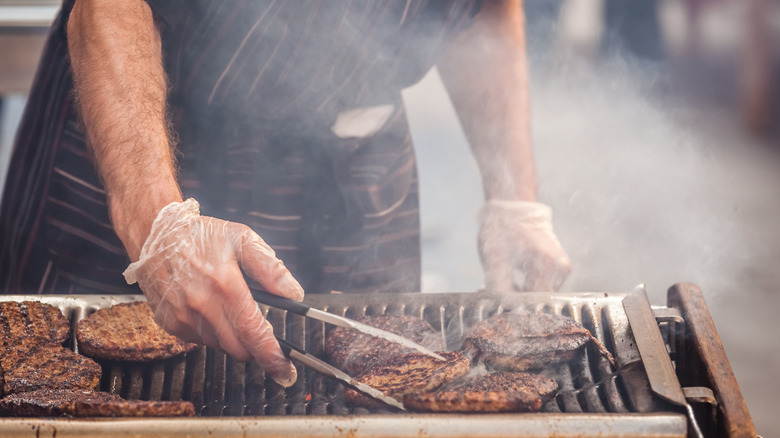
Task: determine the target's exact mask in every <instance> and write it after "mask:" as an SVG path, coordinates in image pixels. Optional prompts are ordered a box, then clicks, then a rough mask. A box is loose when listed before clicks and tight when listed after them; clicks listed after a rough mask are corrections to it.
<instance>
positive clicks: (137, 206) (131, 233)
mask: <svg viewBox="0 0 780 438" xmlns="http://www.w3.org/2000/svg"><path fill="white" fill-rule="evenodd" d="M181 201H182V196H181V192H180V191H179V188H178V186H177V185H174V186H173V187H165V186H163V187H161V186H159V185H154V184H149V185H146V186H145V189H143V190H138V191H134V192H133V193H126V194H123V195H119V196H109V201H108V204H109V211H110V215H111V222H112V223H113V225H114V230H115V231H116V234H117V236H119V239H120V240H121V241H122V244H123V245H124V247H125V250H126V251H127V255H128V257H129V258H130V261H132V262H135V261H137V260H138V258H139V256H140V254H141V248H142V247H143V245H144V243H145V242H146V238H147V237H148V236H149V233H150V231H151V229H152V224H153V223H154V220H155V219H156V218H157V215H158V214H159V212H160V210H162V209H163V207H165V206H166V205H169V204H171V203H172V202H181Z"/></svg>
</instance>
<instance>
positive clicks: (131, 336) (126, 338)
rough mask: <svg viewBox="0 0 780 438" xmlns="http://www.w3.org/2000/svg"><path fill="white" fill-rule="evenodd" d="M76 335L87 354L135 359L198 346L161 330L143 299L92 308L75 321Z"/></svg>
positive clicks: (168, 354) (169, 354)
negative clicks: (76, 323)
mask: <svg viewBox="0 0 780 438" xmlns="http://www.w3.org/2000/svg"><path fill="white" fill-rule="evenodd" d="M76 339H78V342H79V348H80V351H81V352H82V353H83V354H85V355H87V356H90V357H94V358H99V359H111V360H125V361H139V362H140V361H151V360H158V359H167V358H170V357H173V356H177V355H179V354H182V353H186V352H188V351H192V350H193V349H195V348H197V347H198V345H197V344H192V343H189V342H184V341H182V340H180V339H179V338H177V337H175V336H173V335H170V334H169V333H168V332H166V331H165V330H163V328H162V327H160V326H159V325H158V324H157V323H156V322H155V321H154V314H153V313H152V309H151V308H150V307H149V305H148V304H147V303H146V302H143V301H136V302H132V303H122V304H116V305H114V306H111V307H108V308H104V309H99V310H97V311H95V312H94V313H92V314H91V315H89V316H87V317H86V318H84V319H83V320H81V321H79V323H78V325H77V326H76Z"/></svg>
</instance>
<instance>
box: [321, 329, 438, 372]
mask: <svg viewBox="0 0 780 438" xmlns="http://www.w3.org/2000/svg"><path fill="white" fill-rule="evenodd" d="M355 321H358V322H361V323H363V324H366V325H370V326H372V327H376V328H380V329H382V330H386V331H388V332H391V333H395V334H397V335H400V336H403V337H405V338H407V339H411V340H412V341H415V342H417V343H418V344H421V345H423V346H425V347H426V348H428V349H430V350H433V351H438V350H444V341H443V339H442V337H441V335H440V333H439V332H438V331H436V330H435V329H434V328H433V327H432V326H431V325H430V324H428V322H426V321H425V320H423V319H421V318H418V317H416V316H411V315H370V316H362V317H358V318H355ZM412 351H414V350H412V349H409V348H406V347H403V346H401V345H399V344H398V343H396V342H392V341H388V340H386V339H382V338H377V337H375V336H371V335H367V334H365V333H362V332H360V331H358V330H355V329H352V328H346V327H336V328H334V329H332V330H331V331H330V333H328V336H327V338H326V339H325V353H326V354H327V355H328V357H329V358H330V361H331V363H332V364H333V365H335V366H336V367H338V368H340V369H342V370H344V371H346V372H347V373H348V374H351V375H353V376H354V375H357V374H361V373H363V372H365V371H366V370H368V369H369V368H371V367H374V366H376V365H382V364H384V363H385V362H387V361H388V360H389V359H391V358H393V357H396V356H400V355H402V354H405V353H409V352H412Z"/></svg>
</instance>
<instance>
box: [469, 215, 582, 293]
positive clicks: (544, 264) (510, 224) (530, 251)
mask: <svg viewBox="0 0 780 438" xmlns="http://www.w3.org/2000/svg"><path fill="white" fill-rule="evenodd" d="M479 223H480V229H479V251H480V256H481V258H482V266H483V267H484V270H485V286H486V288H487V290H493V291H511V290H524V291H554V290H557V289H558V288H560V287H561V285H562V284H563V282H564V280H566V277H567V276H568V275H569V273H570V272H571V261H570V260H569V257H568V256H567V255H566V252H565V251H564V250H563V247H562V246H561V244H560V242H558V238H557V237H555V234H554V233H553V229H552V210H551V209H550V207H548V206H546V205H544V204H539V203H536V202H524V201H504V200H489V201H487V202H485V204H484V205H483V206H482V208H481V209H480V212H479ZM518 271H519V273H520V274H522V275H523V280H522V284H517V283H518V281H517V280H516V275H517V274H518Z"/></svg>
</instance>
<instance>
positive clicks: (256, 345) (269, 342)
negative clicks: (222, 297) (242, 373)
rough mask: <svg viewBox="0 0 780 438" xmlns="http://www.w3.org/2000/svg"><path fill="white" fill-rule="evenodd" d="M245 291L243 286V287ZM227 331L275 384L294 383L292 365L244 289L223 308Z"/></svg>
mask: <svg viewBox="0 0 780 438" xmlns="http://www.w3.org/2000/svg"><path fill="white" fill-rule="evenodd" d="M245 288H246V286H245ZM225 311H226V315H227V318H228V320H229V321H231V323H232V325H231V328H232V330H233V331H234V333H235V334H236V335H237V336H238V338H239V339H240V340H241V342H242V344H243V346H244V348H246V350H247V352H248V354H249V355H250V356H251V358H253V359H254V360H255V361H256V362H257V363H258V364H259V365H260V366H261V367H262V368H263V369H264V370H265V372H266V373H268V375H270V376H271V377H272V378H273V379H274V380H275V381H276V382H277V383H278V384H280V385H282V386H284V387H289V386H291V385H292V384H293V383H295V380H296V379H297V371H296V369H295V366H294V365H293V364H292V362H291V361H290V360H289V359H287V358H286V357H285V356H284V353H283V352H282V349H281V348H280V347H279V343H278V342H277V341H276V336H274V332H273V327H271V324H270V323H269V322H268V321H267V320H266V319H265V318H263V314H262V313H261V312H260V309H259V308H258V307H257V303H256V302H255V301H254V300H253V299H252V296H251V295H250V293H249V289H248V288H246V289H245V292H244V293H243V294H242V297H241V299H240V300H238V301H236V302H235V303H231V305H230V306H229V307H227V308H225Z"/></svg>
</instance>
